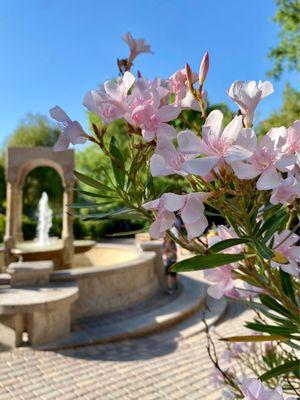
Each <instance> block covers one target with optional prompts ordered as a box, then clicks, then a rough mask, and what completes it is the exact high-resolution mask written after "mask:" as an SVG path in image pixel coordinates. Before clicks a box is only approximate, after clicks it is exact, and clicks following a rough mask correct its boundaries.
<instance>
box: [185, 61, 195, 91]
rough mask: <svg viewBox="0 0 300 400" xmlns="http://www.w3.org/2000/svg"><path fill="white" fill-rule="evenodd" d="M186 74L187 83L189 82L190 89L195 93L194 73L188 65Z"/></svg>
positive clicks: (186, 65)
mask: <svg viewBox="0 0 300 400" xmlns="http://www.w3.org/2000/svg"><path fill="white" fill-rule="evenodd" d="M185 74H186V79H187V82H188V87H189V89H190V90H191V91H192V92H193V90H194V85H193V81H194V80H193V72H192V70H191V67H190V66H189V64H188V63H186V64H185Z"/></svg>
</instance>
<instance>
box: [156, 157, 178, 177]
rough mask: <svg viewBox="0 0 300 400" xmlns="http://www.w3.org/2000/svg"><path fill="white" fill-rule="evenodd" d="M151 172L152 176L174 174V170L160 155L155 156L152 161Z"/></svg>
mask: <svg viewBox="0 0 300 400" xmlns="http://www.w3.org/2000/svg"><path fill="white" fill-rule="evenodd" d="M150 171H151V175H152V176H168V175H171V174H174V170H173V169H172V168H171V167H169V166H168V164H167V163H166V161H165V160H164V158H163V157H162V156H160V155H159V154H153V156H152V157H151V159H150Z"/></svg>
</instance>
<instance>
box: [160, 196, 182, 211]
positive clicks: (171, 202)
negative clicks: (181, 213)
mask: <svg viewBox="0 0 300 400" xmlns="http://www.w3.org/2000/svg"><path fill="white" fill-rule="evenodd" d="M162 199H163V204H164V208H165V209H166V210H168V211H178V210H180V209H181V208H182V207H183V206H184V203H185V196H184V195H180V194H174V193H165V194H164V195H163V196H162Z"/></svg>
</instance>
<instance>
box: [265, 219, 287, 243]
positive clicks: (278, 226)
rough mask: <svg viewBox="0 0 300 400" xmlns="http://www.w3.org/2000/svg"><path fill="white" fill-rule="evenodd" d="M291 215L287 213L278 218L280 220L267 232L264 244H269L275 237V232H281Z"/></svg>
mask: <svg viewBox="0 0 300 400" xmlns="http://www.w3.org/2000/svg"><path fill="white" fill-rule="evenodd" d="M288 217H289V215H288V214H287V213H285V215H283V217H281V218H278V220H276V221H275V222H274V223H273V225H272V226H270V228H269V229H268V230H267V231H266V233H265V235H264V242H265V243H267V242H268V241H269V240H270V239H271V237H272V236H273V235H274V233H275V232H277V231H281V230H282V229H283V228H284V227H285V225H286V222H287V219H288Z"/></svg>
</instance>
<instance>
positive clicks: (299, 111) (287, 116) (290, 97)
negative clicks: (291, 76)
mask: <svg viewBox="0 0 300 400" xmlns="http://www.w3.org/2000/svg"><path fill="white" fill-rule="evenodd" d="M299 115H300V93H299V92H298V91H297V90H295V89H293V88H292V87H291V86H290V84H289V83H287V84H286V86H285V90H284V93H283V103H282V106H281V108H280V110H279V111H277V112H275V111H274V112H272V113H271V115H270V116H269V118H267V119H266V120H264V121H262V122H261V123H260V125H259V126H258V128H257V132H258V135H259V136H261V135H263V134H265V133H267V132H268V131H269V130H270V129H271V128H273V127H278V126H286V127H288V126H289V125H291V124H292V123H293V122H294V121H295V120H296V119H299Z"/></svg>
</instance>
